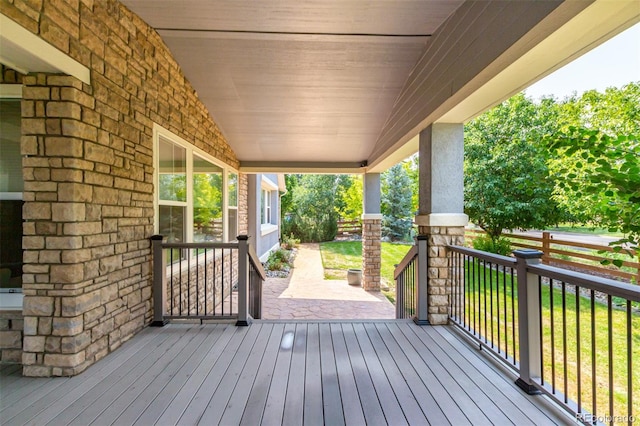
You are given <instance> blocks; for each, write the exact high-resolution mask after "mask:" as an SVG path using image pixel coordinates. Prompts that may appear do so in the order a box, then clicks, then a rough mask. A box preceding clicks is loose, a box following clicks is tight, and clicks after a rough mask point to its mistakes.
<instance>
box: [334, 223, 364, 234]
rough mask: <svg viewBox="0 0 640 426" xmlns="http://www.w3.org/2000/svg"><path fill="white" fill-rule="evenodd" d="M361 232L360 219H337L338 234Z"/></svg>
mask: <svg viewBox="0 0 640 426" xmlns="http://www.w3.org/2000/svg"><path fill="white" fill-rule="evenodd" d="M353 234H358V235H361V234H362V221H360V220H339V221H338V235H353Z"/></svg>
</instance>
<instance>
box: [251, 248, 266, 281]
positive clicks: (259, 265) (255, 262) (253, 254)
mask: <svg viewBox="0 0 640 426" xmlns="http://www.w3.org/2000/svg"><path fill="white" fill-rule="evenodd" d="M249 261H251V264H252V265H253V268H254V269H255V270H256V272H257V273H258V275H260V278H262V281H264V280H266V279H267V274H266V273H265V272H264V268H263V267H262V263H261V262H260V258H259V257H258V255H257V254H256V249H255V248H254V247H253V245H251V244H249Z"/></svg>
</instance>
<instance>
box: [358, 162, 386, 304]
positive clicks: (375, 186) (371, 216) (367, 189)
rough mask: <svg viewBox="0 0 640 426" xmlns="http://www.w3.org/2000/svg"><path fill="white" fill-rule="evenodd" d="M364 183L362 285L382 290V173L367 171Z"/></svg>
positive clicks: (366, 287)
mask: <svg viewBox="0 0 640 426" xmlns="http://www.w3.org/2000/svg"><path fill="white" fill-rule="evenodd" d="M363 183H364V185H363V189H364V194H363V195H364V196H363V203H364V214H363V215H362V278H363V282H362V286H363V288H364V289H365V290H367V291H380V263H381V255H380V239H381V237H382V214H380V173H366V174H365V175H364V182H363Z"/></svg>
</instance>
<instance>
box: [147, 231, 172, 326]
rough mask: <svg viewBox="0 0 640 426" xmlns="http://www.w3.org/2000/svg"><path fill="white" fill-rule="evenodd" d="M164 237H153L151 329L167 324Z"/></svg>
mask: <svg viewBox="0 0 640 426" xmlns="http://www.w3.org/2000/svg"><path fill="white" fill-rule="evenodd" d="M163 238H164V237H163V236H162V235H153V236H152V237H151V250H152V255H153V260H152V262H153V321H152V322H151V327H163V326H164V325H165V324H167V322H168V321H167V320H166V319H165V318H164V310H165V308H166V306H167V274H166V271H165V265H166V264H167V262H166V254H165V251H164V249H163V248H162V239H163Z"/></svg>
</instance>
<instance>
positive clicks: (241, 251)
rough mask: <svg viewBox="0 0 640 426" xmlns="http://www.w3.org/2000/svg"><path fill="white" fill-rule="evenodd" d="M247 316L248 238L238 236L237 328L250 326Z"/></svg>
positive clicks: (248, 316)
mask: <svg viewBox="0 0 640 426" xmlns="http://www.w3.org/2000/svg"><path fill="white" fill-rule="evenodd" d="M251 319H252V318H251V316H250V315H249V236H247V235H238V321H236V325H237V326H248V325H249V324H251Z"/></svg>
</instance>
